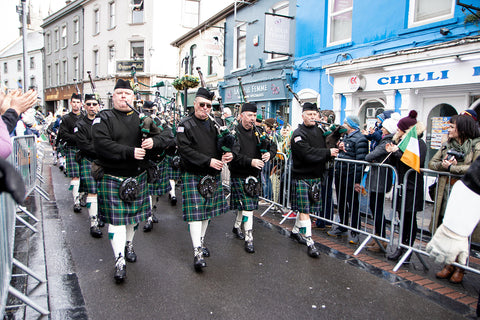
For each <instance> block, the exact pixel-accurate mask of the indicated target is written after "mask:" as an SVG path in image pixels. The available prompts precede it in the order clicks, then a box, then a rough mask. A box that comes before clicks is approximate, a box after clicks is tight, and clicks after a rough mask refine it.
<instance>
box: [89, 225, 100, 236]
mask: <svg viewBox="0 0 480 320" xmlns="http://www.w3.org/2000/svg"><path fill="white" fill-rule="evenodd" d="M90 235H91V236H92V237H94V238H101V237H102V230H100V228H99V227H98V226H92V227H90Z"/></svg>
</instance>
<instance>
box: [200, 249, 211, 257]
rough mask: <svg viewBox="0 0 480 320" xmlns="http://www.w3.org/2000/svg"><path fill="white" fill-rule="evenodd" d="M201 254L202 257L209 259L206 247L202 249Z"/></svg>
mask: <svg viewBox="0 0 480 320" xmlns="http://www.w3.org/2000/svg"><path fill="white" fill-rule="evenodd" d="M202 254H203V256H204V257H207V258H208V257H210V250H208V248H207V247H202Z"/></svg>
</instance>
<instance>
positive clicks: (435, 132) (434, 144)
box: [430, 117, 450, 149]
mask: <svg viewBox="0 0 480 320" xmlns="http://www.w3.org/2000/svg"><path fill="white" fill-rule="evenodd" d="M449 121H450V117H433V118H432V138H431V140H430V141H431V142H430V148H432V149H440V147H441V146H442V139H443V137H444V136H445V135H446V134H448V127H449V126H450V125H449Z"/></svg>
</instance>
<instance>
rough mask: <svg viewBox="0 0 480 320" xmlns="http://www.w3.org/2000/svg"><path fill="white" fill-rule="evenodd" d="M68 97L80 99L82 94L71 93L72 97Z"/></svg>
mask: <svg viewBox="0 0 480 320" xmlns="http://www.w3.org/2000/svg"><path fill="white" fill-rule="evenodd" d="M70 99H78V100H82V96H81V95H79V94H78V93H72V97H71V98H70Z"/></svg>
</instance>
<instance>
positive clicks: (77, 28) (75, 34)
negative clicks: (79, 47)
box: [73, 19, 80, 43]
mask: <svg viewBox="0 0 480 320" xmlns="http://www.w3.org/2000/svg"><path fill="white" fill-rule="evenodd" d="M79 41H80V22H79V21H78V19H75V20H73V43H78V42H79Z"/></svg>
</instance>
